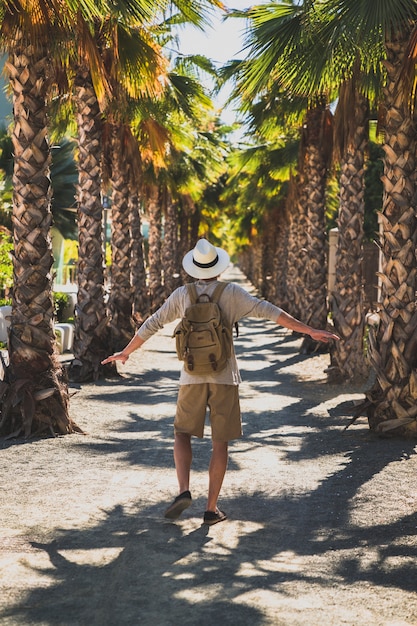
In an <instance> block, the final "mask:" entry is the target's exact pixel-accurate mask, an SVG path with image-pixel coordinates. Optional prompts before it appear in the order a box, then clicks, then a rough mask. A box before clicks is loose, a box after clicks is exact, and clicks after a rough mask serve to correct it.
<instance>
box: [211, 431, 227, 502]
mask: <svg viewBox="0 0 417 626" xmlns="http://www.w3.org/2000/svg"><path fill="white" fill-rule="evenodd" d="M212 444H213V450H212V453H211V459H210V466H209V489H208V499H207V511H216V509H217V500H218V497H219V494H220V489H221V488H222V484H223V479H224V475H225V474H226V469H227V461H228V442H227V441H213V442H212Z"/></svg>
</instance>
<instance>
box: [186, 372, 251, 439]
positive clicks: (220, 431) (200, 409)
mask: <svg viewBox="0 0 417 626" xmlns="http://www.w3.org/2000/svg"><path fill="white" fill-rule="evenodd" d="M207 407H208V408H209V410H210V412H209V416H210V425H211V437H212V439H214V440H215V441H230V440H231V439H238V438H239V437H241V436H242V422H241V416H240V405H239V387H238V386H237V385H215V384H212V383H196V384H194V385H180V388H179V392H178V401H177V412H176V415H175V420H174V430H175V432H176V433H187V434H188V435H194V436H195V437H203V433H204V423H205V421H206V410H207Z"/></svg>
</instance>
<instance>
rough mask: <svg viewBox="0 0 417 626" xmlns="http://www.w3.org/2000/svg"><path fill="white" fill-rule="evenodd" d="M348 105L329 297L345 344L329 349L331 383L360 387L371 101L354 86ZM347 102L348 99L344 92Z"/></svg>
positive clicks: (364, 375) (363, 376) (364, 368)
mask: <svg viewBox="0 0 417 626" xmlns="http://www.w3.org/2000/svg"><path fill="white" fill-rule="evenodd" d="M344 89H345V90H349V91H351V90H353V93H352V94H351V97H349V95H350V94H349V95H348V96H347V97H346V99H345V100H347V101H348V102H349V105H350V106H352V104H353V109H354V110H353V112H352V111H350V112H349V115H350V116H352V117H351V120H352V131H351V134H350V136H349V137H348V138H347V145H346V149H345V151H344V155H343V160H342V165H341V174H340V205H339V218H338V230H339V232H338V244H337V250H336V278H335V287H334V290H333V293H332V294H331V296H330V303H331V305H330V309H331V311H332V319H333V324H334V328H335V331H336V333H337V334H338V335H339V337H340V338H341V341H336V342H334V344H333V345H332V346H330V354H331V367H330V368H329V380H331V381H332V382H336V381H340V382H342V381H350V382H359V381H363V380H366V378H367V375H368V366H367V364H366V362H365V354H364V345H363V338H364V326H365V311H364V287H363V273H362V261H363V220H364V214H365V203H364V162H365V153H366V148H367V144H368V102H367V100H366V98H365V97H364V96H362V95H361V94H360V93H359V92H358V90H357V89H355V87H354V86H353V85H352V84H347V85H346V86H345V87H344ZM341 98H342V99H344V94H343V93H341Z"/></svg>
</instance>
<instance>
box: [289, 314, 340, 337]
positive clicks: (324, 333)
mask: <svg viewBox="0 0 417 626" xmlns="http://www.w3.org/2000/svg"><path fill="white" fill-rule="evenodd" d="M277 324H279V325H280V326H284V327H285V328H288V329H289V330H294V331H295V332H296V333H302V334H303V335H310V337H311V338H312V339H314V341H322V342H324V343H327V342H329V341H332V340H333V339H334V340H336V341H338V340H339V339H340V337H339V336H338V335H335V334H334V333H331V332H329V331H328V330H316V329H315V328H312V327H311V326H308V325H307V324H303V322H300V321H299V320H297V319H296V318H295V317H293V316H292V315H290V314H289V313H286V312H285V311H282V313H280V315H279V316H278V318H277Z"/></svg>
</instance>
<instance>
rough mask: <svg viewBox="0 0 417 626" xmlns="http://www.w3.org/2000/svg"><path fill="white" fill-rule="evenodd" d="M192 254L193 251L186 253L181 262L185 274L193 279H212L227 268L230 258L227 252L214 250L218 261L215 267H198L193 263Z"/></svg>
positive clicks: (218, 249)
mask: <svg viewBox="0 0 417 626" xmlns="http://www.w3.org/2000/svg"><path fill="white" fill-rule="evenodd" d="M193 252H194V250H190V252H187V254H186V255H185V256H184V258H183V260H182V266H183V268H184V269H185V271H186V272H187V274H189V275H190V276H192V277H193V278H214V277H215V276H218V275H219V274H221V273H222V272H224V270H225V269H227V268H228V267H229V263H230V257H229V255H228V254H227V252H225V250H222V249H221V248H216V252H217V257H218V260H217V263H216V265H213V267H198V266H197V265H196V264H195V263H194V257H193Z"/></svg>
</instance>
